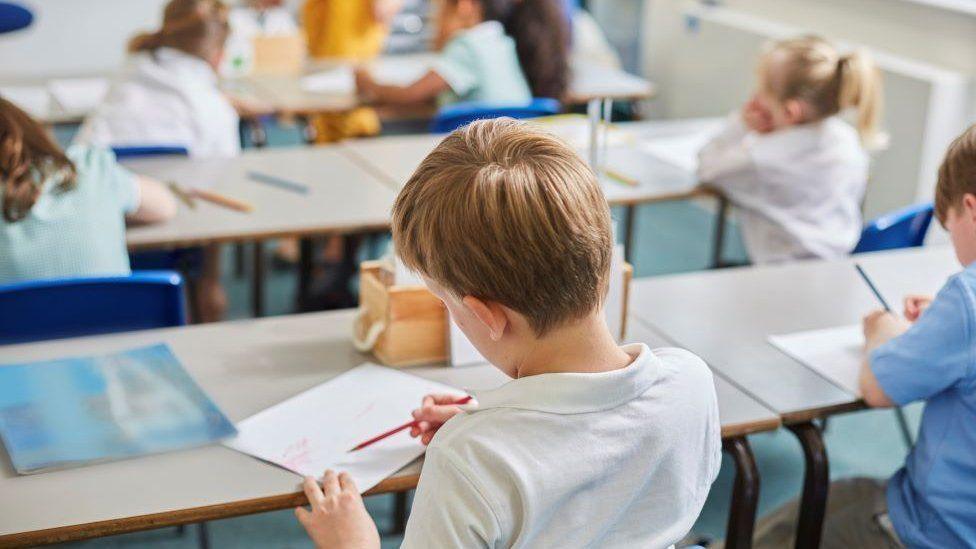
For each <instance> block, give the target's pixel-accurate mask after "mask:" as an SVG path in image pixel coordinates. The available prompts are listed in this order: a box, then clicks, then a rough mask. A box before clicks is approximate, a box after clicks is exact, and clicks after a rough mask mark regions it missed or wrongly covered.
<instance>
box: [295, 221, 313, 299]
mask: <svg viewBox="0 0 976 549" xmlns="http://www.w3.org/2000/svg"><path fill="white" fill-rule="evenodd" d="M298 249H299V252H298V292H297V295H296V298H295V304H296V305H297V306H298V309H299V310H302V306H303V304H304V303H305V300H306V299H307V298H308V292H309V286H310V285H311V283H312V267H313V257H312V254H313V253H314V250H313V245H312V239H311V238H302V239H301V240H299V242H298Z"/></svg>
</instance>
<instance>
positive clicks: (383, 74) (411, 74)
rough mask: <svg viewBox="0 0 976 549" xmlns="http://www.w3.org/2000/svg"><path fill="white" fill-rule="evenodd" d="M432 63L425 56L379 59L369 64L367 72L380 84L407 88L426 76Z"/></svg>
mask: <svg viewBox="0 0 976 549" xmlns="http://www.w3.org/2000/svg"><path fill="white" fill-rule="evenodd" d="M432 61H433V60H432V59H429V58H427V57H425V56H402V58H400V59H398V58H397V56H392V57H389V58H385V57H381V58H379V59H377V60H376V61H373V62H372V63H370V64H369V72H370V74H371V75H372V76H373V78H374V79H375V80H376V81H377V82H378V83H380V84H384V85H387V86H409V85H410V84H413V83H414V82H416V81H417V80H420V77H421V76H423V75H425V74H427V71H429V70H430V67H431V65H432Z"/></svg>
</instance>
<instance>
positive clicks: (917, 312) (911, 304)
mask: <svg viewBox="0 0 976 549" xmlns="http://www.w3.org/2000/svg"><path fill="white" fill-rule="evenodd" d="M931 304H932V296H928V295H910V296H906V297H905V318H906V319H908V321H909V322H915V321H916V320H918V317H920V316H922V313H923V312H925V309H928V308H929V305H931Z"/></svg>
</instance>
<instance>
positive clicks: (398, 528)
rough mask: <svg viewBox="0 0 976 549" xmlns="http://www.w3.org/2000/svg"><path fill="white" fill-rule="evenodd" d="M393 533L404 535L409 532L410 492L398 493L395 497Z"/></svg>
mask: <svg viewBox="0 0 976 549" xmlns="http://www.w3.org/2000/svg"><path fill="white" fill-rule="evenodd" d="M393 496H394V498H395V500H394V505H393V533H394V534H402V533H404V532H406V530H407V519H408V518H410V499H409V497H410V492H397V493H396V494H394V495H393Z"/></svg>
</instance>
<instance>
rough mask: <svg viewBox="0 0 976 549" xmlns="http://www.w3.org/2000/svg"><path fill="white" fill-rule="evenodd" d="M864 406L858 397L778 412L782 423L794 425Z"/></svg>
mask: <svg viewBox="0 0 976 549" xmlns="http://www.w3.org/2000/svg"><path fill="white" fill-rule="evenodd" d="M865 408H867V406H866V405H865V404H864V401H863V400H861V399H860V398H858V399H857V400H854V401H851V402H843V403H840V404H834V405H831V406H823V407H820V408H814V409H809V410H801V411H798V412H785V413H782V414H780V418H781V419H782V420H783V425H795V424H797V423H808V422H810V421H813V420H815V419H823V418H826V417H829V416H834V415H838V414H844V413H847V412H856V411H858V410H864V409H865Z"/></svg>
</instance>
